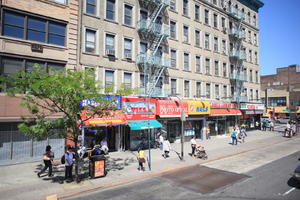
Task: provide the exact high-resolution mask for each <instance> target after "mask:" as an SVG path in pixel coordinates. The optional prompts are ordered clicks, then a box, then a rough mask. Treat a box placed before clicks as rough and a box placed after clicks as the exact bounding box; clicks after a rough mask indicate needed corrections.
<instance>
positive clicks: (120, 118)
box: [80, 110, 127, 126]
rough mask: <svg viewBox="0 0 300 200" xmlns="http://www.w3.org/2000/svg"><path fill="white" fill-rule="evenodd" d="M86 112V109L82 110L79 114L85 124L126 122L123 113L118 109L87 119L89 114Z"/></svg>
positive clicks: (105, 124)
mask: <svg viewBox="0 0 300 200" xmlns="http://www.w3.org/2000/svg"><path fill="white" fill-rule="evenodd" d="M87 112H88V111H82V112H81V114H80V115H81V118H82V120H83V121H84V122H83V123H84V125H86V126H117V125H120V124H126V123H127V122H126V120H125V118H124V114H123V113H122V112H121V111H120V110H116V111H111V112H110V115H106V116H98V115H95V116H93V117H92V118H91V119H88V117H89V116H88V115H87ZM87 119H88V120H87Z"/></svg>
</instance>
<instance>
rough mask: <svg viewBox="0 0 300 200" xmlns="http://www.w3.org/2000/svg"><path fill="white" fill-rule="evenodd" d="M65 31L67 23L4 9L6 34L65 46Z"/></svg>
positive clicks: (4, 31) (4, 30)
mask: <svg viewBox="0 0 300 200" xmlns="http://www.w3.org/2000/svg"><path fill="white" fill-rule="evenodd" d="M25 22H26V23H25ZM25 32H26V34H24V33H25ZM65 32H66V24H63V23H58V22H53V21H50V20H47V19H42V18H37V17H32V16H28V15H23V14H19V13H15V12H11V11H6V10H4V13H3V33H2V34H3V35H5V36H10V37H15V38H21V39H25V40H32V41H38V42H44V43H48V44H55V45H60V46H64V45H65V34H66V33H65Z"/></svg>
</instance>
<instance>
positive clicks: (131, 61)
mask: <svg viewBox="0 0 300 200" xmlns="http://www.w3.org/2000/svg"><path fill="white" fill-rule="evenodd" d="M121 60H122V61H124V62H129V63H135V60H133V59H126V58H122V59H121Z"/></svg>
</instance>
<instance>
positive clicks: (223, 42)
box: [222, 40, 226, 55]
mask: <svg viewBox="0 0 300 200" xmlns="http://www.w3.org/2000/svg"><path fill="white" fill-rule="evenodd" d="M222 53H223V54H225V55H226V40H222Z"/></svg>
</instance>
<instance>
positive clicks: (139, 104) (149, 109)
mask: <svg viewBox="0 0 300 200" xmlns="http://www.w3.org/2000/svg"><path fill="white" fill-rule="evenodd" d="M122 108H123V109H124V111H125V119H126V120H148V119H150V120H153V119H155V114H156V100H155V99H145V98H134V97H122Z"/></svg>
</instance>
